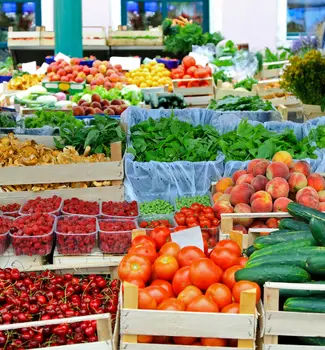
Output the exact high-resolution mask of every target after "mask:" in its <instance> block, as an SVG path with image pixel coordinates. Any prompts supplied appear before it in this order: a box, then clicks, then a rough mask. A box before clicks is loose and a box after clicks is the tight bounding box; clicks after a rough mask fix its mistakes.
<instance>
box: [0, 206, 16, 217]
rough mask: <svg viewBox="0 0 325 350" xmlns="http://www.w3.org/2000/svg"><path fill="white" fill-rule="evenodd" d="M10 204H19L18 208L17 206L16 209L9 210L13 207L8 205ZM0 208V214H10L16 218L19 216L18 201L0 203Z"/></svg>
mask: <svg viewBox="0 0 325 350" xmlns="http://www.w3.org/2000/svg"><path fill="white" fill-rule="evenodd" d="M10 204H17V205H19V208H18V207H17V210H11V209H14V208H10V207H8V206H9V205H10ZM0 208H1V209H2V210H0V213H1V215H5V216H11V217H13V218H18V217H19V216H20V214H19V210H20V208H21V205H20V204H19V203H9V204H7V205H1V206H0ZM9 209H10V210H9Z"/></svg>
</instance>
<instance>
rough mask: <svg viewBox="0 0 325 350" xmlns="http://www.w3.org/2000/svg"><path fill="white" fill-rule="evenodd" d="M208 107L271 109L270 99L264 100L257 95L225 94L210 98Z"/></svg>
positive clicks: (232, 109)
mask: <svg viewBox="0 0 325 350" xmlns="http://www.w3.org/2000/svg"><path fill="white" fill-rule="evenodd" d="M208 108H209V109H213V110H217V111H246V112H247V111H271V110H273V109H274V108H273V106H272V103H271V102H270V101H264V100H262V99H261V98H260V97H259V96H245V97H238V96H225V97H223V98H222V99H220V100H218V101H216V100H214V99H212V100H211V102H210V104H209V106H208Z"/></svg>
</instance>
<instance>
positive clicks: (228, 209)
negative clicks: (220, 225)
mask: <svg viewBox="0 0 325 350" xmlns="http://www.w3.org/2000/svg"><path fill="white" fill-rule="evenodd" d="M213 210H214V211H215V214H217V218H218V219H220V218H221V214H222V213H233V212H234V208H233V207H232V206H231V204H230V203H229V202H227V201H219V202H217V203H215V205H214V206H213Z"/></svg>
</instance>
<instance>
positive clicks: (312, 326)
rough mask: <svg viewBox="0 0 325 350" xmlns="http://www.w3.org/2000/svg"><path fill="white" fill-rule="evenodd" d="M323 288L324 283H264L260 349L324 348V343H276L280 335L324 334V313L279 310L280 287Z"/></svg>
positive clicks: (309, 335) (319, 349)
mask: <svg viewBox="0 0 325 350" xmlns="http://www.w3.org/2000/svg"><path fill="white" fill-rule="evenodd" d="M280 289H296V290H319V291H325V286H324V285H323V284H318V285H317V284H302V283H276V282H267V283H265V285H264V312H265V318H264V323H265V325H264V338H263V343H264V345H263V350H313V349H315V350H316V349H317V350H324V349H325V346H310V345H292V344H291V345H285V344H278V337H279V336H297V337H298V336H299V337H325V331H324V330H325V314H324V313H308V312H286V311H279V290H280Z"/></svg>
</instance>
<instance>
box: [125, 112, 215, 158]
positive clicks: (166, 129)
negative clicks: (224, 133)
mask: <svg viewBox="0 0 325 350" xmlns="http://www.w3.org/2000/svg"><path fill="white" fill-rule="evenodd" d="M218 138H219V133H218V132H217V130H215V129H214V128H213V127H212V126H209V125H204V126H202V125H198V126H193V125H192V124H190V123H187V122H183V121H180V120H178V119H177V118H175V117H174V115H173V114H172V115H171V116H170V117H168V118H161V119H159V120H154V119H152V118H149V119H148V120H146V121H143V122H141V123H139V124H137V125H134V126H133V127H132V128H131V141H132V148H129V150H128V151H129V152H130V153H133V154H134V155H135V160H136V161H139V162H149V161H151V160H154V161H158V162H174V161H178V160H187V161H191V162H199V161H208V160H215V159H216V156H217V152H218V142H217V141H218Z"/></svg>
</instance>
